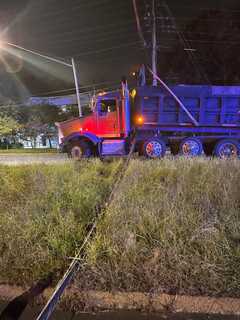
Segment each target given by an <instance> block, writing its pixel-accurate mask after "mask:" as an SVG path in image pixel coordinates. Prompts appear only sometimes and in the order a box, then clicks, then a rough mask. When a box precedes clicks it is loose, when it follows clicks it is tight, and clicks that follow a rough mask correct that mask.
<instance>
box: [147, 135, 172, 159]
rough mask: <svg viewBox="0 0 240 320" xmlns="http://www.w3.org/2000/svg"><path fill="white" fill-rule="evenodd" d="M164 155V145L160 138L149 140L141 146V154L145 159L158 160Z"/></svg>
mask: <svg viewBox="0 0 240 320" xmlns="http://www.w3.org/2000/svg"><path fill="white" fill-rule="evenodd" d="M165 153H166V143H165V142H164V140H162V139H160V138H157V137H153V138H150V139H148V140H147V141H146V142H145V143H144V145H143V154H144V155H145V157H147V158H150V159H160V158H163V157H164V156H165Z"/></svg>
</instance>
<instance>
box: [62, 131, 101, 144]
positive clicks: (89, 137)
mask: <svg viewBox="0 0 240 320" xmlns="http://www.w3.org/2000/svg"><path fill="white" fill-rule="evenodd" d="M81 138H85V139H87V140H90V141H91V142H92V143H93V144H94V145H95V146H96V145H97V144H98V143H99V142H100V141H101V140H100V139H99V138H98V137H97V136H95V135H94V134H92V133H89V132H81V133H80V132H74V133H72V134H70V135H69V136H67V137H65V138H64V140H63V142H62V144H63V146H66V145H67V144H68V143H69V142H70V141H74V140H78V139H81Z"/></svg>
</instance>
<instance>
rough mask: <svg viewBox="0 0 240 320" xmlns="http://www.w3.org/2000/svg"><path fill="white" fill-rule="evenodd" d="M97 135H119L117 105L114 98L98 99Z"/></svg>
mask: <svg viewBox="0 0 240 320" xmlns="http://www.w3.org/2000/svg"><path fill="white" fill-rule="evenodd" d="M98 136H100V137H119V136H120V130H119V106H118V100H117V99H114V98H111V99H110V98H101V99H100V100H99V101H98Z"/></svg>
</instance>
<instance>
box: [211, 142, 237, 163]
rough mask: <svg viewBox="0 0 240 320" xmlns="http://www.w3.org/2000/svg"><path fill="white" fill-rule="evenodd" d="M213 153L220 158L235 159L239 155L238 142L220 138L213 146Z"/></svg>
mask: <svg viewBox="0 0 240 320" xmlns="http://www.w3.org/2000/svg"><path fill="white" fill-rule="evenodd" d="M214 155H215V156H216V157H218V158H220V159H237V158H238V157H239V155H240V144H239V142H238V141H236V140H232V139H223V140H220V141H218V143H217V144H216V146H215V148H214Z"/></svg>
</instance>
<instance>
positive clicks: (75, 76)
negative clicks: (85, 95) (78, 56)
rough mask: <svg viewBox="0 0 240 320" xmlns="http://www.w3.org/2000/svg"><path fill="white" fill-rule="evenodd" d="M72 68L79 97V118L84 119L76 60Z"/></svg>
mask: <svg viewBox="0 0 240 320" xmlns="http://www.w3.org/2000/svg"><path fill="white" fill-rule="evenodd" d="M72 68H73V75H74V82H75V87H76V95H77V104H78V111H79V117H82V106H81V101H80V92H79V84H78V76H77V69H76V64H75V61H74V58H72Z"/></svg>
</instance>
